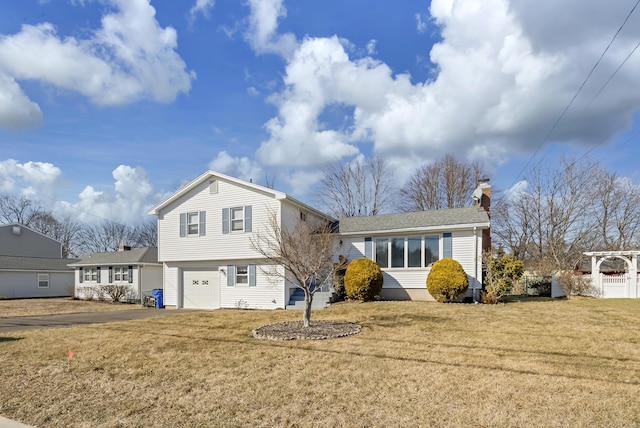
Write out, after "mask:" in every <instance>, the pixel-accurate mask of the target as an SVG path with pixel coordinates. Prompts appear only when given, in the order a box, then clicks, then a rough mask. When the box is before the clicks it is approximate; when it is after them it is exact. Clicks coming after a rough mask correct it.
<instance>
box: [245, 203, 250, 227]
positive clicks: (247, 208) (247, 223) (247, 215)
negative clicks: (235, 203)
mask: <svg viewBox="0 0 640 428" xmlns="http://www.w3.org/2000/svg"><path fill="white" fill-rule="evenodd" d="M244 231H245V232H251V205H247V206H245V207H244Z"/></svg>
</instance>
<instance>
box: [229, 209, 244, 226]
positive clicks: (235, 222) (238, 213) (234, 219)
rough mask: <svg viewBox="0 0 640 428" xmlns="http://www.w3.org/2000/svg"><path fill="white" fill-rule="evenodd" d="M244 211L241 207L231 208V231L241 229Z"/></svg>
mask: <svg viewBox="0 0 640 428" xmlns="http://www.w3.org/2000/svg"><path fill="white" fill-rule="evenodd" d="M243 217H244V211H243V210H242V207H239V208H231V230H234V231H238V230H242V228H243Z"/></svg>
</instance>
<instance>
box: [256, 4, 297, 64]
mask: <svg viewBox="0 0 640 428" xmlns="http://www.w3.org/2000/svg"><path fill="white" fill-rule="evenodd" d="M249 7H250V9H251V13H250V15H249V28H248V30H247V31H246V32H245V39H246V40H247V41H248V42H249V44H250V45H251V47H252V48H253V50H254V51H255V52H256V53H258V54H264V53H275V54H278V55H280V56H283V57H285V58H286V57H288V56H290V55H291V53H292V52H293V51H294V50H295V48H296V45H297V42H296V37H295V36H294V35H293V34H291V33H285V34H277V29H278V19H280V18H283V17H285V16H287V9H286V8H285V7H284V4H283V0H249Z"/></svg>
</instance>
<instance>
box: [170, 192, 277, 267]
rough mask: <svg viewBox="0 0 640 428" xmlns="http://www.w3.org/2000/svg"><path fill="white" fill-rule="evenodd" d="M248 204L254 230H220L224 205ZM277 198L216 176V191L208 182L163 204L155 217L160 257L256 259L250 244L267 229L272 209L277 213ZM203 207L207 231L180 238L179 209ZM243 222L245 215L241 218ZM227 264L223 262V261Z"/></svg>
mask: <svg viewBox="0 0 640 428" xmlns="http://www.w3.org/2000/svg"><path fill="white" fill-rule="evenodd" d="M247 206H251V223H252V225H253V227H252V231H253V232H246V233H229V234H223V232H222V230H223V225H222V221H223V218H222V216H223V214H222V213H223V209H224V208H227V209H228V208H232V207H245V216H246V214H247V213H246V207H247ZM279 206H280V202H279V201H278V200H275V199H274V198H273V197H272V196H271V195H268V194H265V193H261V192H258V191H256V190H254V189H250V188H245V187H243V186H240V185H237V184H235V183H230V182H226V181H224V180H218V193H217V194H211V192H210V189H209V182H208V181H207V182H205V183H202V184H201V185H200V186H197V187H195V188H194V189H193V190H191V191H190V192H189V193H187V194H185V195H183V196H182V197H180V198H178V199H176V201H174V202H173V203H171V204H170V205H169V206H167V207H165V208H163V209H162V210H161V212H160V215H159V220H158V242H159V256H158V257H159V259H160V261H165V262H169V261H173V262H178V261H198V260H216V261H224V260H235V259H255V258H258V257H259V256H260V255H259V253H257V252H256V251H255V250H254V249H253V248H252V246H251V237H252V236H253V235H254V233H259V232H260V231H262V232H261V233H263V234H264V233H268V230H267V228H268V226H269V216H270V213H271V212H274V213H276V214H278V213H279ZM198 211H206V213H207V217H206V221H207V234H206V235H205V236H201V237H198V238H197V239H184V238H182V239H181V238H180V237H179V234H178V233H177V232H176V231H177V230H178V229H179V225H180V213H185V212H198ZM243 221H244V222H245V226H246V219H245V220H243ZM223 264H226V263H223Z"/></svg>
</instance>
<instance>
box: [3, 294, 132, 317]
mask: <svg viewBox="0 0 640 428" xmlns="http://www.w3.org/2000/svg"><path fill="white" fill-rule="evenodd" d="M139 307H140V305H134V304H129V303H110V302H98V301H87V300H73V299H71V298H70V297H63V298H52V299H7V300H0V318H6V317H19V316H40V315H55V314H73V313H81V312H111V311H122V310H128V309H137V308H139Z"/></svg>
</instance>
